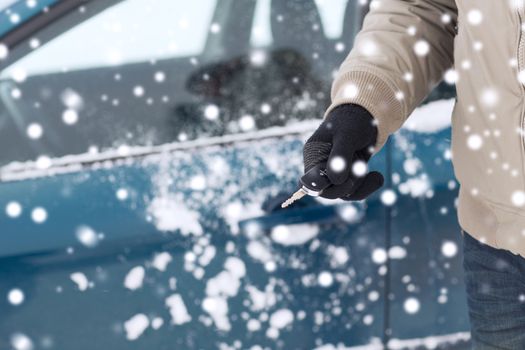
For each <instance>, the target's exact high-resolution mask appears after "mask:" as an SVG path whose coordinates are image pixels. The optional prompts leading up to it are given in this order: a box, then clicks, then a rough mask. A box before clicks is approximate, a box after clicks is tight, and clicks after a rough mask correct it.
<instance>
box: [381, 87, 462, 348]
mask: <svg viewBox="0 0 525 350" xmlns="http://www.w3.org/2000/svg"><path fill="white" fill-rule="evenodd" d="M454 103H455V92H454V89H453V86H451V85H448V84H447V83H445V82H443V83H442V84H441V85H440V86H439V87H437V88H436V89H435V90H434V91H433V92H432V94H431V95H430V96H429V97H428V98H427V100H426V101H425V102H424V103H423V104H422V105H421V106H420V107H418V109H416V111H415V112H414V113H413V114H412V115H411V116H410V117H409V118H408V120H407V121H406V123H405V125H404V127H403V129H402V130H400V131H399V132H398V133H397V134H396V135H395V136H394V137H393V138H392V140H391V141H390V142H391V145H390V147H391V148H390V152H391V157H392V172H393V175H392V178H393V183H394V188H395V190H396V194H397V201H396V202H395V204H394V205H393V206H392V219H391V220H392V226H391V233H390V235H391V242H392V247H391V248H390V249H392V250H394V251H399V252H400V254H399V256H398V257H397V258H394V259H391V270H392V273H391V275H390V277H391V282H390V283H391V289H392V300H391V302H390V303H391V308H390V309H391V315H390V318H391V322H392V337H393V338H396V339H410V338H418V339H422V338H425V337H428V336H434V338H432V339H433V341H434V342H435V343H436V344H443V345H442V346H447V347H451V348H452V347H454V346H458V348H467V347H468V343H467V341H468V339H469V337H470V335H469V322H468V313H467V304H466V295H465V290H464V283H463V271H462V254H461V253H462V242H461V240H462V237H461V232H460V227H459V225H458V222H457V216H456V198H457V193H458V187H459V185H458V183H457V182H456V180H455V177H454V173H453V169H452V163H451V152H450V118H451V113H452V108H453V106H454ZM421 341H422V340H421ZM454 348H455V347H454Z"/></svg>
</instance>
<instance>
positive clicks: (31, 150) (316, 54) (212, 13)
mask: <svg viewBox="0 0 525 350" xmlns="http://www.w3.org/2000/svg"><path fill="white" fill-rule="evenodd" d="M306 3H307V4H308V3H310V2H306ZM311 4H312V5H311V6H303V5H301V6H295V5H293V3H289V4H288V3H286V2H271V1H269V0H258V1H256V2H242V1H233V0H232V1H227V2H224V3H222V2H221V6H218V2H217V1H216V0H215V1H212V0H194V1H191V2H179V1H165V0H164V1H162V0H156V1H145V0H127V1H116V2H115V4H113V5H112V6H109V7H108V6H106V8H105V9H103V10H102V11H98V12H96V13H94V14H90V6H96V4H95V5H91V4H89V3H88V5H85V6H83V7H81V8H80V9H79V10H78V11H77V12H78V14H77V15H78V16H84V18H82V21H78V22H76V23H75V24H74V25H72V24H71V23H65V22H64V23H62V22H61V21H57V23H56V24H54V25H53V26H52V29H53V30H56V29H57V28H59V30H60V31H61V34H59V35H56V36H54V37H53V38H52V39H51V40H47V41H45V40H41V38H40V37H38V36H35V37H32V38H30V39H28V41H27V43H26V44H27V46H29V47H30V48H31V50H30V52H28V53H27V54H24V55H22V57H21V58H20V59H18V60H16V61H14V62H12V63H11V64H10V65H9V66H8V67H6V68H5V69H3V70H2V71H1V72H0V117H1V119H0V136H1V137H0V140H3V141H0V149H4V150H9V151H2V152H3V154H1V155H0V164H6V163H8V162H10V161H21V160H29V159H35V158H37V157H38V156H41V155H45V156H50V157H60V156H63V155H68V154H81V153H86V152H95V153H97V152H100V151H103V150H107V149H119V148H122V147H124V148H125V147H129V146H142V147H148V146H153V145H160V144H165V143H170V142H184V141H188V140H195V139H206V138H209V137H214V136H223V135H228V134H235V133H244V132H252V131H255V130H259V129H264V128H268V127H273V126H284V125H287V124H290V123H296V122H298V121H302V120H305V119H314V118H321V117H322V113H323V110H324V108H325V107H326V105H327V104H328V102H329V101H328V91H329V87H330V79H331V76H332V73H333V71H334V70H335V69H336V68H337V64H338V62H340V61H341V59H342V57H343V55H344V48H345V46H346V42H348V40H349V39H351V35H350V34H351V33H350V29H351V26H355V23H354V22H355V21H354V20H353V15H354V13H353V12H351V11H345V9H348V7H347V0H336V1H324V0H317V1H315V2H313V1H312V2H311ZM98 5H99V6H100V3H98ZM349 15H351V16H350V17H351V18H347V17H348V16H349ZM144 16H155V21H144V20H141V19H142V18H144ZM296 16H300V17H302V18H306V19H307V20H302V21H297V22H294V21H286V23H287V24H286V26H285V25H283V21H282V18H284V17H290V18H294V17H296ZM233 19H235V20H233ZM280 19H281V20H280ZM79 22H80V23H79ZM290 26H292V27H293V26H295V27H297V28H290ZM60 27H64V28H63V29H60ZM290 29H292V30H290ZM64 53H67V54H64ZM269 81H271V82H272V84H268V82H269ZM15 130H16V132H14V131H15ZM13 145H17V146H16V147H13ZM3 146H5V147H3Z"/></svg>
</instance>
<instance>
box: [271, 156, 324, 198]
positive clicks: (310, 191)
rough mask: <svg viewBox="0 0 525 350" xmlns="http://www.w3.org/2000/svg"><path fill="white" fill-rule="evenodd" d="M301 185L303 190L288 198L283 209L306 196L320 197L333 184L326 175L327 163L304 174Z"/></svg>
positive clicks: (320, 164)
mask: <svg viewBox="0 0 525 350" xmlns="http://www.w3.org/2000/svg"><path fill="white" fill-rule="evenodd" d="M300 184H301V188H299V190H297V191H296V192H295V193H294V194H293V195H292V196H291V197H290V198H288V199H287V200H286V201H285V202H284V203H283V204H282V205H281V208H286V207H287V206H289V205H290V204H292V203H293V202H295V201H298V200H299V199H301V198H303V197H304V196H306V195H309V196H313V197H317V196H320V195H321V193H322V192H323V190H324V189H325V188H327V187H328V186H330V185H331V184H332V183H331V182H330V180H329V179H328V176H327V174H326V162H323V163H319V164H317V165H316V166H314V167H313V168H312V169H310V170H309V171H308V172H307V173H306V174H304V175H303V176H302V177H301V179H300Z"/></svg>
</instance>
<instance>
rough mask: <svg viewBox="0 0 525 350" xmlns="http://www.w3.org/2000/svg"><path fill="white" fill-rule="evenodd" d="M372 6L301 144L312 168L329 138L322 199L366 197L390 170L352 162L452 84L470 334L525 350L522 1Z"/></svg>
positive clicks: (401, 1) (487, 344)
mask: <svg viewBox="0 0 525 350" xmlns="http://www.w3.org/2000/svg"><path fill="white" fill-rule="evenodd" d="M370 8H371V9H370V12H369V13H368V14H367V16H366V17H365V20H364V24H363V28H362V30H361V31H360V32H359V34H358V35H357V37H356V41H355V44H354V47H353V49H352V51H351V52H350V53H349V55H348V57H347V58H346V60H345V61H344V62H343V64H342V65H341V67H340V70H339V72H338V74H337V76H336V78H335V81H334V83H333V86H332V92H331V97H332V104H331V105H330V107H329V108H328V110H327V111H326V114H325V119H324V121H323V123H322V124H321V125H320V126H319V128H318V130H317V131H315V133H314V134H313V135H312V136H311V137H310V138H309V139H308V141H307V143H306V144H305V148H304V158H305V170H309V169H310V168H311V167H313V166H314V165H315V164H314V163H315V162H312V161H310V160H311V159H318V158H319V157H318V154H319V150H320V149H322V148H323V147H325V151H326V145H329V148H330V149H329V153H330V156H329V158H328V163H327V164H328V165H327V173H328V177H329V179H330V180H331V182H332V183H333V186H332V187H329V188H328V189H327V190H325V191H324V192H323V194H322V195H323V196H324V197H326V198H332V199H333V198H342V199H345V200H360V199H364V198H366V197H367V196H369V195H370V194H371V193H372V192H374V191H375V190H377V189H378V188H380V187H381V186H382V184H383V177H382V175H381V174H379V173H377V172H370V173H368V174H366V175H364V176H363V175H362V174H361V173H355V172H354V171H353V169H355V166H354V164H355V163H356V160H359V161H360V162H361V163H362V162H363V161H365V162H366V161H368V160H369V158H370V156H373V155H374V154H375V153H377V152H379V151H380V150H381V148H382V146H383V145H384V143H385V142H386V139H387V137H388V135H389V134H391V133H393V132H395V131H396V130H397V129H399V128H400V127H401V126H402V124H403V122H404V121H405V119H406V118H407V116H408V115H410V113H411V112H412V111H413V110H414V109H415V108H416V107H417V106H418V105H419V104H420V102H421V101H422V100H423V99H424V98H425V97H426V96H427V95H428V94H429V92H430V91H431V90H432V89H433V87H435V86H436V84H437V83H439V82H440V81H441V80H442V78H443V77H444V75H448V77H450V78H451V79H453V80H455V82H456V88H457V100H456V103H455V106H454V111H453V116H452V142H451V144H452V145H451V150H452V159H453V164H454V172H455V175H456V177H457V179H458V181H459V183H460V191H459V198H458V217H459V223H460V225H461V228H462V230H463V231H462V233H463V239H464V240H463V246H464V260H463V266H464V270H465V283H466V287H467V296H468V299H467V302H468V307H469V316H470V321H471V327H472V341H473V343H474V348H475V349H525V259H524V258H523V257H524V256H525V172H524V166H525V147H524V145H525V143H524V138H523V126H524V123H525V122H524V112H525V98H524V97H525V90H524V85H523V84H524V83H525V71H524V69H525V33H524V32H523V31H522V30H523V29H525V9H524V8H525V7H524V4H523V0H457V1H455V0H374V1H372V2H371V3H370ZM447 80H448V79H447ZM316 161H317V162H318V161H319V160H316Z"/></svg>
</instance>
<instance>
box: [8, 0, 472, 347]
mask: <svg viewBox="0 0 525 350" xmlns="http://www.w3.org/2000/svg"><path fill="white" fill-rule="evenodd" d="M0 9H1V15H0V16H1V17H0V150H1V151H0V208H1V211H0V349H15V350H31V349H76V350H82V349H90V350H91V349H159V350H160V349H251V350H261V349H287V350H288V349H320V350H329V349H427V348H428V349H468V348H469V338H470V334H469V331H468V330H469V324H468V314H467V308H466V296H465V293H464V284H463V276H462V268H461V265H462V256H461V240H460V238H461V235H460V229H459V226H458V224H457V219H456V214H455V201H456V196H457V190H458V184H457V183H456V181H455V180H454V175H453V171H452V165H451V162H450V157H451V154H450V112H451V109H452V105H453V102H454V96H455V92H454V87H453V86H452V85H448V84H447V83H442V84H441V85H439V86H437V87H436V89H435V90H434V91H433V93H432V94H431V95H430V96H429V97H428V98H427V100H426V101H425V102H424V104H423V105H422V106H421V107H420V108H418V109H417V110H416V111H415V112H414V115H412V116H411V117H410V118H409V119H408V121H407V123H406V124H405V126H404V128H403V129H402V130H400V131H399V132H398V133H396V135H394V136H393V137H391V139H390V140H389V142H388V144H387V145H386V147H385V148H384V149H383V150H382V151H381V152H380V153H379V154H377V155H376V156H375V157H373V159H372V161H371V162H370V168H372V169H374V170H378V171H380V172H382V173H383V174H384V175H385V178H387V181H386V183H385V186H384V187H383V188H382V189H381V190H380V191H378V193H376V194H374V195H373V196H371V197H370V198H369V199H367V200H365V201H361V202H344V201H328V200H324V199H321V198H313V197H308V198H304V199H302V200H301V201H298V202H296V203H294V204H293V205H292V206H291V207H289V208H287V209H282V208H281V207H280V205H281V203H282V202H283V201H284V200H285V199H286V198H287V197H288V196H289V195H290V194H291V193H292V192H293V191H294V190H296V186H297V182H298V179H299V177H300V176H301V174H302V170H303V169H302V146H303V143H304V140H305V139H306V138H307V137H308V136H309V135H310V134H311V133H312V132H313V131H314V130H315V129H316V127H317V125H318V124H319V123H320V121H321V118H322V115H323V113H324V110H325V109H326V107H327V106H328V104H329V102H330V96H329V92H330V85H331V82H332V78H333V73H334V72H335V71H336V70H337V68H338V66H339V64H340V63H341V62H342V60H343V59H344V57H345V55H346V54H347V53H348V51H349V50H350V49H351V47H352V43H353V38H354V36H355V35H356V33H357V32H358V30H359V28H360V27H361V24H362V20H363V17H364V15H365V14H366V12H367V11H368V5H367V3H366V2H363V1H348V0H333V1H332V0H330V1H323V0H316V1H314V0H286V1H284V0H220V1H219V0H192V1H174V0H154V1H145V0H104V1H80V0H79V1H69V0H63V1H56V0H47V1H44V0H18V1H16V0H15V1H3V2H2V1H0Z"/></svg>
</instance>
